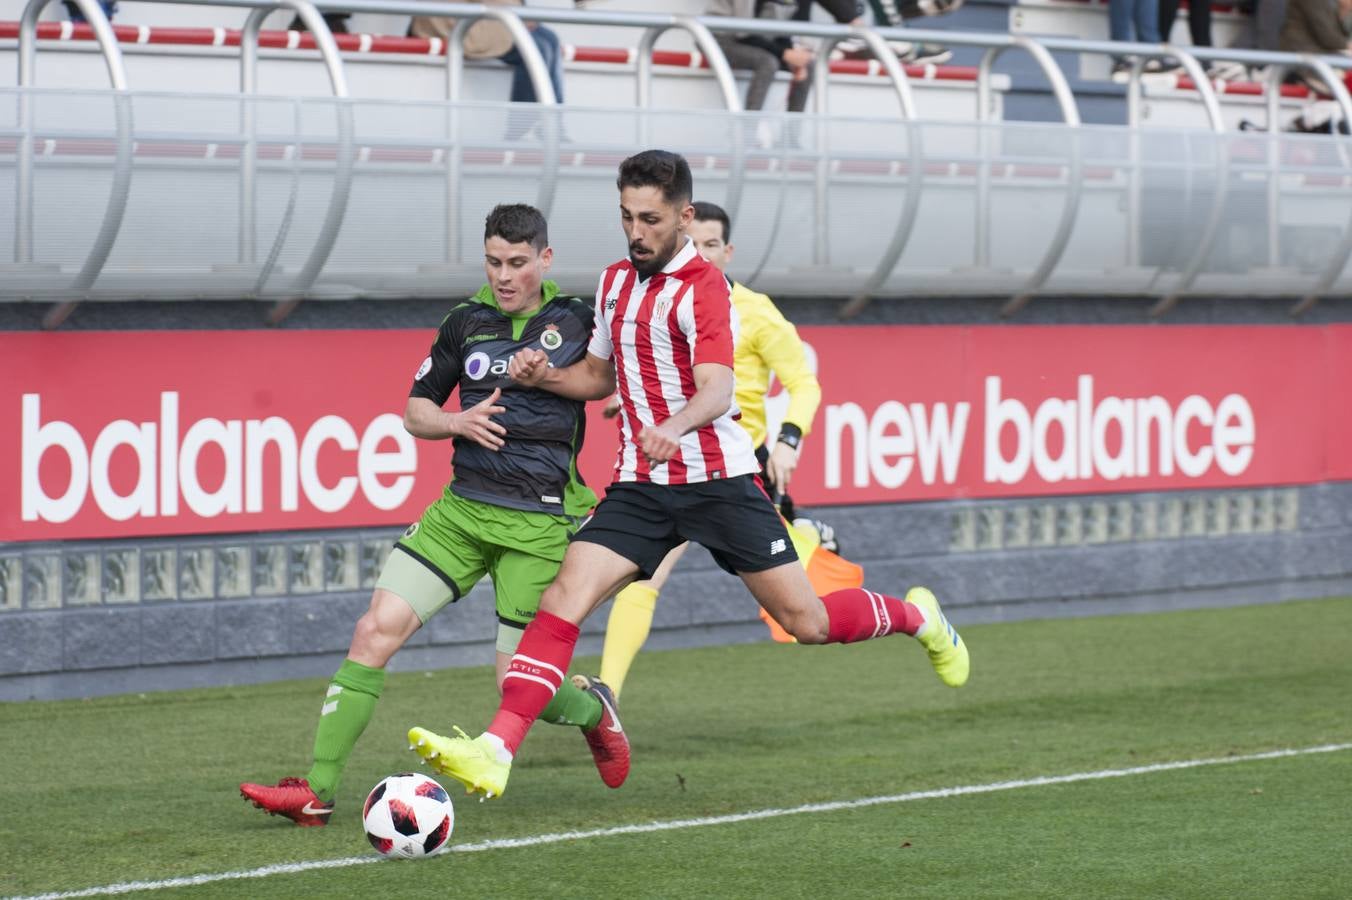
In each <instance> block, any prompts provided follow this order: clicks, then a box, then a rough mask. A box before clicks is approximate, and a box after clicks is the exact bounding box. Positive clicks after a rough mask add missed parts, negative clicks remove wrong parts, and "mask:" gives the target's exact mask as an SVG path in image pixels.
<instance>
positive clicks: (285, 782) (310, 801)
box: [239, 778, 333, 827]
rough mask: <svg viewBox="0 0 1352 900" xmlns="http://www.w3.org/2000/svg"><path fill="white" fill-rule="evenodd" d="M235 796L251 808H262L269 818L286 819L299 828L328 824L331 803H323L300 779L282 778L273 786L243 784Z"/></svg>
mask: <svg viewBox="0 0 1352 900" xmlns="http://www.w3.org/2000/svg"><path fill="white" fill-rule="evenodd" d="M239 793H240V796H242V797H243V798H244V799H245V800H252V801H253V805H254V806H256V807H258V808H259V809H265V810H267V812H268V815H270V816H286V817H287V818H288V819H290V820H291V821H293V822H295V823H296V824H297V825H300V826H302V827H313V826H316V825H327V824H329V816H330V815H331V814H332V813H333V804H332V803H325V802H323V801H322V800H320V799H319V798H318V797H316V796H315V792H314V791H312V790H310V782H308V781H306V780H305V779H304V778H283V779H282V780H281V781H279V782H277V784H276V785H275V786H273V785H269V784H251V783H249V782H247V781H246V782H244V783H243V784H241V785H240V786H239Z"/></svg>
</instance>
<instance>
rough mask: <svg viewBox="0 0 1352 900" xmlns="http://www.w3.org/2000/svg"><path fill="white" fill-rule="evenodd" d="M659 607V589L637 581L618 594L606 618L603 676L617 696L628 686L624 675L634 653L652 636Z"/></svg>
mask: <svg viewBox="0 0 1352 900" xmlns="http://www.w3.org/2000/svg"><path fill="white" fill-rule="evenodd" d="M656 608H657V590H656V589H655V588H652V587H650V586H648V585H646V584H643V583H641V582H635V583H634V584H631V585H629V587H627V588H625V589H624V590H622V591H620V592H619V593H618V594H616V595H615V600H614V603H613V605H612V606H611V607H610V620H609V621H608V622H606V642H605V646H604V648H603V649H602V650H601V680H602V681H604V682H605V683H606V684H608V685H609V686H610V689H611V690H612V691H614V692H615V696H616V698H618V697H619V696H620V691H621V690H622V689H623V688H624V678H625V676H626V675H628V674H629V667H630V666H631V665H633V663H634V657H635V656H638V651H639V650H640V649H642V647H643V642H644V641H646V640H647V639H648V629H650V628H651V627H652V624H653V610H655V609H656Z"/></svg>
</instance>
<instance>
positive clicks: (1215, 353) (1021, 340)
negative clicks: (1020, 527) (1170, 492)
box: [791, 326, 1352, 504]
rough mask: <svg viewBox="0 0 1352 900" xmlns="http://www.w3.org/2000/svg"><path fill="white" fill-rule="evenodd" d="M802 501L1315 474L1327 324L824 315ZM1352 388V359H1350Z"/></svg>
mask: <svg viewBox="0 0 1352 900" xmlns="http://www.w3.org/2000/svg"><path fill="white" fill-rule="evenodd" d="M802 334H803V336H804V338H805V339H806V340H807V341H808V342H809V343H810V344H811V345H812V347H813V349H814V350H815V351H816V356H817V360H818V378H819V380H820V381H821V384H822V390H823V400H822V408H821V411H820V412H819V413H818V416H817V421H816V423H815V425H814V429H813V432H812V436H811V437H810V439H809V443H808V444H807V445H806V448H805V450H804V454H803V457H802V460H801V464H800V466H799V470H798V474H797V475H796V476H795V483H794V485H793V487H792V490H791V493H792V494H793V496H794V498H795V499H796V500H799V501H801V502H803V503H806V504H822V503H869V502H877V501H880V500H912V499H937V498H942V497H999V496H1013V495H1040V494H1074V493H1096V492H1101V491H1139V490H1165V489H1171V488H1172V489H1179V488H1197V487H1236V486H1241V485H1260V484H1287V483H1299V482H1312V481H1319V480H1322V479H1324V478H1326V477H1328V476H1327V472H1326V469H1325V459H1324V457H1325V440H1324V435H1325V433H1326V432H1327V431H1328V429H1329V423H1328V422H1327V421H1326V420H1325V397H1326V396H1330V393H1329V392H1330V391H1332V392H1333V395H1336V394H1337V393H1338V387H1337V386H1336V385H1335V384H1332V383H1331V373H1330V371H1329V367H1328V363H1327V357H1326V354H1327V345H1328V342H1329V340H1330V334H1329V332H1328V331H1327V330H1326V329H1323V328H1313V327H1312V328H1280V327H1235V326H1228V327H1227V326H1210V327H1187V326H1168V327H1123V326H1112V327H1096V326H1050V327H1048V326H1028V327H1020V326H1007V327H924V328H915V327H910V328H907V327H873V328H858V327H840V326H837V327H822V328H804V329H803V330H802ZM1342 378H1343V381H1342V386H1343V389H1344V390H1346V389H1352V371H1349V370H1344V371H1343V373H1342Z"/></svg>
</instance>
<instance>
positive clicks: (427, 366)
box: [413, 356, 432, 381]
mask: <svg viewBox="0 0 1352 900" xmlns="http://www.w3.org/2000/svg"><path fill="white" fill-rule="evenodd" d="M430 371H432V357H430V356H429V357H427V359H424V360H423V361H422V365H420V366H418V373H417V374H416V375H414V376H413V380H414V381H422V380H423V376H424V375H426V374H427V373H428V372H430Z"/></svg>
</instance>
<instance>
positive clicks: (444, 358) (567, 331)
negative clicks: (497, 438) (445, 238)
mask: <svg viewBox="0 0 1352 900" xmlns="http://www.w3.org/2000/svg"><path fill="white" fill-rule="evenodd" d="M541 294H542V297H543V302H542V303H541V305H540V308H539V309H538V310H536V311H535V312H533V313H529V314H526V315H519V316H517V315H509V314H507V313H504V312H502V311H501V310H500V309H499V308H498V305H497V301H496V300H494V299H493V292H492V290H490V288H489V286H488V285H484V286H483V287H482V288H480V289H479V293H477V294H475V295H474V296H473V297H472V298H470V299H469V300H467V301H466V302H464V303H461V304H460V305H459V306H456V307H455V308H454V309H452V310H451V311H450V313H449V314H447V316H446V318H445V319H443V320H442V322H441V327H440V328H439V329H438V330H437V339H436V342H435V343H434V344H433V345H432V349H431V352H430V353H429V354H428V356H427V358H426V359H425V360H423V363H422V365H421V366H420V367H419V368H418V373H417V375H416V376H415V377H414V380H413V389H412V390H411V391H410V392H409V393H410V396H413V397H425V398H427V399H428V400H431V401H432V402H433V403H435V404H437V405H438V406H441V405H443V404H445V402H446V400H447V399H448V398H449V397H450V395H451V391H453V390H454V389H455V388H456V387H457V386H459V388H460V407H461V409H468V408H469V407H471V406H473V405H475V404H476V403H479V402H481V401H483V400H485V399H486V398H487V397H488V396H489V395H490V394H492V393H493V389H494V388H501V389H502V396H501V398H500V399H499V400H498V405H499V406H502V407H504V408H505V409H506V412H503V413H500V414H499V415H498V416H496V417H495V421H497V422H498V423H499V424H501V425H502V426H503V427H504V428H506V429H507V434H506V437H505V441H506V443H505V444H504V445H503V447H502V449H500V450H496V451H494V450H489V449H487V448H485V447H481V446H480V445H478V444H476V443H475V442H473V441H470V440H465V439H462V438H456V439H455V442H454V446H455V457H454V466H455V475H454V478H453V480H452V482H451V490H452V491H453V492H454V493H456V494H458V495H459V496H461V497H465V498H467V499H470V500H478V501H481V502H483V503H491V504H494V505H495V506H504V507H507V508H509V509H522V510H532V511H539V512H546V513H553V514H556V515H557V514H563V515H569V516H582V515H586V513H587V512H588V511H589V510H590V509H591V508H592V507H593V506H594V505H595V504H596V495H595V494H593V493H592V491H591V489H590V488H588V487H587V486H586V485H585V484H583V483H582V479H581V476H580V475H579V474H578V471H577V454H578V452H579V451H580V450H581V449H582V438H583V434H584V431H585V427H586V418H585V416H584V413H583V408H584V406H585V404H584V403H582V402H581V401H578V400H569V399H566V398H564V397H560V396H559V395H557V394H553V393H550V392H549V391H543V390H538V389H535V388H524V387H521V386H520V385H518V384H517V383H516V382H514V381H512V379H510V378H509V377H507V363H508V361H509V360H510V359H511V358H512V356H513V354H515V353H516V352H517V351H518V350H524V349H526V348H528V347H534V348H537V349H540V350H544V351H545V352H546V353H548V354H549V359H550V364H551V365H553V366H555V367H557V368H564V367H566V366H570V365H572V364H573V363H575V362H577V361H578V360H580V359H582V358H583V356H584V355H586V352H587V342H588V341H589V340H590V339H591V333H592V318H593V311H592V307H591V304H589V303H585V302H583V301H581V300H578V299H576V298H570V297H562V296H559V288H558V285H556V284H555V283H554V282H552V281H546V282H544V283H543V284H542V285H541Z"/></svg>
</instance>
